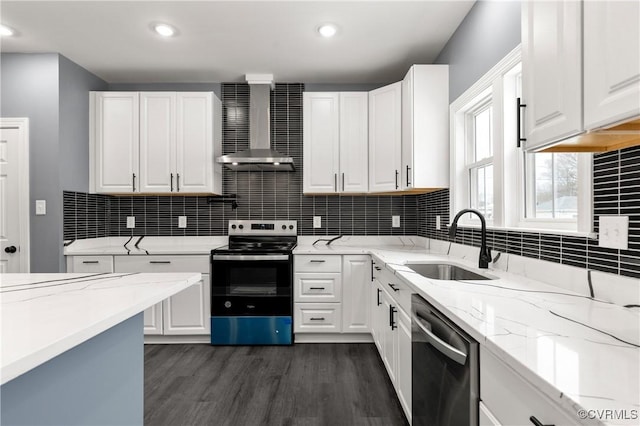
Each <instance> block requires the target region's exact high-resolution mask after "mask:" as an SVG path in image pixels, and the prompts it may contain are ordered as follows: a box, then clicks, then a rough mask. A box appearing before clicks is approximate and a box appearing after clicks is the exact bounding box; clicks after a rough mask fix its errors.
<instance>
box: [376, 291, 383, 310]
mask: <svg viewBox="0 0 640 426" xmlns="http://www.w3.org/2000/svg"><path fill="white" fill-rule="evenodd" d="M377 290H378V305H377V306H380V305H382V302H380V292H382V290H380V289H377Z"/></svg>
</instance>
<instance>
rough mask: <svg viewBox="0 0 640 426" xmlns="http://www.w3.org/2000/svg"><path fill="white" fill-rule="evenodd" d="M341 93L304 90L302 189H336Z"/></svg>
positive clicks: (322, 192) (316, 191)
mask: <svg viewBox="0 0 640 426" xmlns="http://www.w3.org/2000/svg"><path fill="white" fill-rule="evenodd" d="M339 99H340V96H339V94H338V93H335V92H326V93H324V92H322V93H318V92H305V93H303V121H304V122H303V169H304V176H303V191H304V192H305V193H314V194H326V193H336V192H338V170H339V165H340V127H339V126H340V112H339V108H340V103H339Z"/></svg>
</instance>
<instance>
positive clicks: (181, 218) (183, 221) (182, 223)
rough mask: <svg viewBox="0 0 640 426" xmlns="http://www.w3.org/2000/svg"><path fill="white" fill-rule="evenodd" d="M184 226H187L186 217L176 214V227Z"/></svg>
mask: <svg viewBox="0 0 640 426" xmlns="http://www.w3.org/2000/svg"><path fill="white" fill-rule="evenodd" d="M186 227H187V217H186V216H178V228H186Z"/></svg>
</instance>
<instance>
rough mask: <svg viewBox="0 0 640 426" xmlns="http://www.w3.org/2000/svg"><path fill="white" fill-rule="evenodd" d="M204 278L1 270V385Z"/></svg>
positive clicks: (143, 274) (177, 274)
mask: <svg viewBox="0 0 640 426" xmlns="http://www.w3.org/2000/svg"><path fill="white" fill-rule="evenodd" d="M201 279H202V276H201V274H199V273H163V274H146V273H133V274H131V273H126V274H125V273H122V274H1V275H0V307H1V312H0V320H1V325H0V330H1V337H0V339H1V340H0V344H1V346H2V348H1V349H0V355H1V356H0V384H4V383H6V382H8V381H10V380H12V379H14V378H16V377H18V376H20V375H21V374H24V373H26V372H27V371H29V370H31V369H33V368H35V367H37V366H39V365H41V364H43V363H45V362H46V361H48V360H50V359H52V358H54V357H55V356H57V355H59V354H61V353H63V352H65V351H67V350H69V349H71V348H73V347H75V346H77V345H79V344H81V343H83V342H85V341H87V340H89V339H90V338H92V337H94V336H96V335H98V334H100V333H102V332H103V331H105V330H108V329H109V328H111V327H113V326H114V325H116V324H119V323H121V322H122V321H124V320H126V319H128V318H131V317H132V316H134V315H136V314H138V313H140V312H142V311H144V310H145V309H147V308H148V307H150V306H152V305H154V304H156V303H158V302H160V301H162V300H164V299H166V298H167V297H169V296H172V295H174V294H176V293H178V292H180V291H181V290H183V289H185V288H187V287H189V286H190V285H192V284H195V283H197V282H198V281H200V280H201ZM140 332H141V333H142V330H141V331H140Z"/></svg>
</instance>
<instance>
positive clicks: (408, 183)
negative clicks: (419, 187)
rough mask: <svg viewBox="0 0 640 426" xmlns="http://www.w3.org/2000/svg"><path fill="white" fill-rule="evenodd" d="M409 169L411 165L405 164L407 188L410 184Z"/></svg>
mask: <svg viewBox="0 0 640 426" xmlns="http://www.w3.org/2000/svg"><path fill="white" fill-rule="evenodd" d="M409 170H411V167H409V165H408V164H407V188H408V187H409V186H411V182H409Z"/></svg>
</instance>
